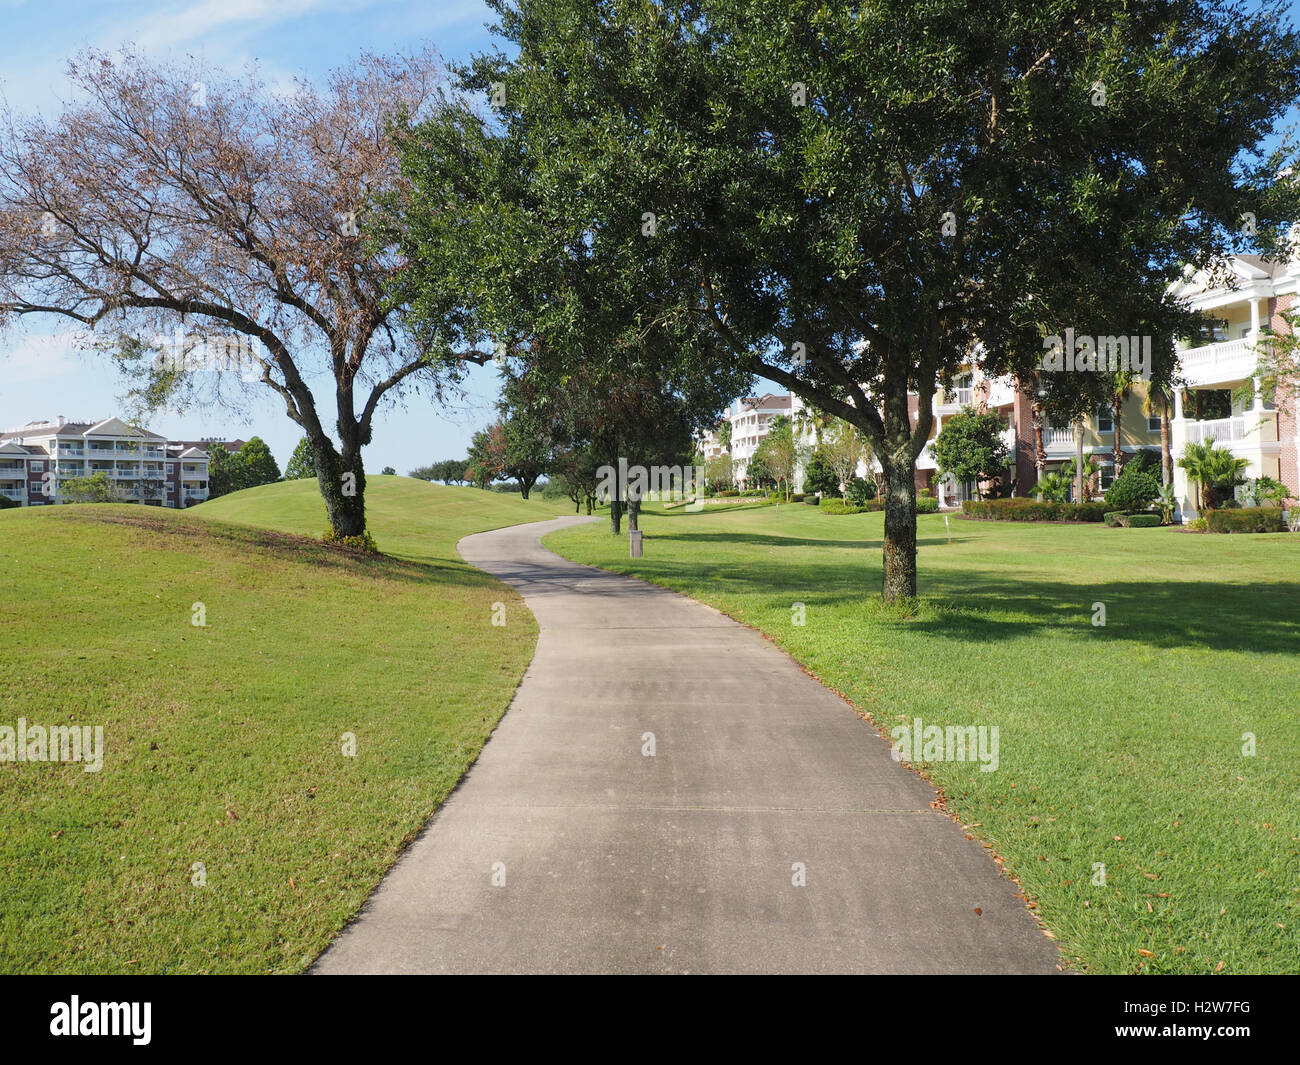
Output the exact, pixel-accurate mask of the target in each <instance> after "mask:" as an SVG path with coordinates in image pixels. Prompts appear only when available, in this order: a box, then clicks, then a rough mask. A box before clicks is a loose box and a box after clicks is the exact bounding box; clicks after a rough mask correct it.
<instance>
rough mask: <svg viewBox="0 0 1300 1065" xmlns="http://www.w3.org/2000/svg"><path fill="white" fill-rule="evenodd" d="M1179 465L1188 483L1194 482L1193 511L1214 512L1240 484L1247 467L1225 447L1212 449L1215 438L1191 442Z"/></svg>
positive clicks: (1242, 460) (1246, 462)
mask: <svg viewBox="0 0 1300 1065" xmlns="http://www.w3.org/2000/svg"><path fill="white" fill-rule="evenodd" d="M1178 465H1179V466H1180V467H1182V468H1183V469H1184V470H1186V471H1187V477H1188V480H1191V481H1195V482H1196V509H1197V511H1198V512H1199V511H1200V510H1202V509H1205V510H1213V509H1214V508H1215V507H1216V506H1218V504H1219V503H1220V502H1221V500H1222V499H1226V498H1227V495H1228V493H1229V492H1230V491H1231V490H1232V489H1233V488H1236V487H1237V485H1239V484H1243V483H1244V482H1245V478H1244V477H1243V476H1242V474H1244V473H1245V472H1246V468H1247V467H1248V466H1249V465H1250V463H1249V462H1248V461H1246V460H1245V459H1239V458H1237V456H1236V455H1234V454H1233V453H1232V452H1231V451H1229V450H1228V449H1227V448H1225V447H1215V446H1214V437H1212V436H1211V437H1207V438H1206V440H1205V443H1203V444H1196V443H1190V444H1188V445H1187V447H1186V448H1184V450H1183V457H1182V458H1181V459H1179V460H1178Z"/></svg>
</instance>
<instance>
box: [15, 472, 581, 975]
mask: <svg viewBox="0 0 1300 1065" xmlns="http://www.w3.org/2000/svg"><path fill="white" fill-rule="evenodd" d="M370 504H371V505H370V508H369V509H370V517H371V528H372V530H373V531H374V534H375V536H376V539H377V540H378V542H379V546H380V548H381V550H385V549H387V550H391V551H392V556H390V557H380V558H374V559H370V558H365V557H359V556H355V555H352V554H350V553H347V552H341V551H339V550H337V549H330V548H326V547H324V546H323V545H321V544H320V543H319V542H318V541H317V540H316V539H315V537H316V536H318V535H319V533H320V531H322V529H323V528H324V525H325V522H324V508H323V505H322V504H321V501H320V499H319V495H318V493H317V488H316V484H315V482H314V481H301V482H291V483H284V484H276V485H269V486H265V487H263V488H259V489H252V490H249V491H248V492H241V493H238V494H236V495H234V496H230V497H226V498H224V499H219V500H214V501H211V502H209V503H206V504H204V505H203V506H201V507H198V508H194V509H192V510H189V511H184V512H176V511H170V510H155V509H152V508H150V509H145V508H141V507H132V506H113V505H104V506H74V507H59V508H48V509H47V508H26V509H20V510H7V511H4V512H0V632H3V635H4V641H3V642H4V646H5V649H6V653H7V654H8V656H9V660H8V664H7V667H6V670H5V678H6V683H5V688H4V697H3V712H2V713H0V725H8V726H10V727H11V728H12V727H15V726H16V722H17V719H18V718H20V717H21V718H25V719H26V720H27V721H28V722H30V723H31V724H33V725H35V724H40V725H43V726H48V725H61V724H77V725H81V724H87V725H101V726H102V727H103V730H104V748H105V752H104V762H103V768H102V770H101V771H100V772H97V773H94V772H90V773H88V772H84V771H83V769H82V767H81V766H77V765H69V764H59V763H52V762H46V763H26V764H18V763H16V762H8V763H0V808H3V810H4V814H3V819H4V824H5V831H4V832H3V834H0V899H3V900H4V905H3V906H2V907H0V971H4V972H10V973H12V972H60V973H97V972H104V973H123V972H145V973H200V972H226V973H228V972H246V973H248V972H298V971H302V970H303V969H304V968H306V967H307V966H308V965H309V964H310V963H311V962H312V961H313V960H314V958H315V957H316V955H317V954H318V953H319V952H320V951H321V950H322V949H323V948H324V947H325V946H326V945H327V944H328V942H329V941H330V939H331V938H332V937H333V936H334V935H335V934H336V933H337V932H338V931H339V929H340V928H342V927H343V925H344V924H345V923H346V922H347V921H348V920H349V919H350V918H351V916H352V915H353V914H355V913H356V911H357V910H358V909H359V908H360V906H361V905H362V903H363V902H364V901H365V899H366V898H367V897H368V896H369V894H370V893H371V891H372V890H373V889H374V887H375V886H376V885H377V884H378V882H379V880H380V879H381V878H382V876H383V874H384V873H385V872H386V871H387V869H388V868H389V867H390V866H391V865H392V863H393V862H394V861H395V860H396V858H397V857H398V856H399V855H400V853H401V851H402V850H403V849H404V847H405V846H406V845H407V843H409V842H410V841H411V840H412V839H413V838H414V837H415V835H416V834H417V833H418V832H419V831H420V829H421V828H422V827H423V826H424V824H425V823H426V822H427V821H428V819H429V817H430V816H431V815H432V814H433V812H434V811H435V810H436V809H437V807H438V806H439V805H440V804H441V802H442V801H443V799H445V797H446V796H447V795H448V794H449V793H450V792H451V790H452V789H453V788H454V787H455V785H456V784H457V783H458V782H459V780H460V778H461V776H462V775H463V773H464V772H465V770H466V769H467V768H468V767H469V766H470V765H471V764H472V762H473V761H474V759H475V758H476V757H477V755H478V752H479V751H480V750H481V748H482V745H483V743H484V742H485V741H486V739H487V737H488V736H489V735H490V733H491V731H492V729H493V728H494V727H495V725H496V722H497V721H498V720H499V718H500V716H501V714H502V713H503V712H504V711H505V709H506V707H507V705H508V704H509V702H510V699H511V697H512V695H513V692H514V690H515V688H516V687H517V685H518V683H519V680H520V679H521V677H522V676H523V673H524V670H525V669H526V668H527V665H528V662H529V661H530V660H531V658H532V654H533V648H534V646H535V643H536V635H537V628H536V624H535V622H534V620H533V618H532V615H531V614H530V613H529V612H528V611H527V610H526V609H525V608H524V607H523V603H522V600H521V599H520V598H519V597H518V595H517V594H516V593H515V592H514V591H513V589H510V588H509V587H508V586H506V585H504V584H501V583H500V582H498V581H496V580H495V579H493V578H491V577H489V576H487V575H486V574H483V573H481V572H480V571H478V570H475V569H473V568H471V567H469V566H468V565H467V564H465V563H464V562H462V561H461V560H460V559H459V557H458V556H457V555H456V552H455V545H456V542H457V541H458V540H459V539H460V537H462V536H464V535H466V534H468V533H470V532H475V531H480V530H485V529H490V528H498V527H501V526H503V525H510V524H518V523H520V522H526V521H534V520H540V519H542V518H547V517H552V516H554V514H555V513H556V512H557V508H556V507H555V506H553V505H551V504H543V503H541V501H540V500H534V501H530V502H529V503H524V502H522V501H520V500H518V499H517V498H510V497H506V496H503V495H501V494H498V493H490V492H480V491H478V490H476V489H452V488H447V489H443V488H440V487H437V486H431V485H427V484H424V483H423V482H417V481H412V480H409V479H406V478H391V477H377V478H373V479H372V480H371V482H370ZM272 527H278V529H279V530H282V531H279V532H277V531H268V530H269V529H271V528H272ZM294 533H304V534H306V536H307V537H310V538H304V537H300V536H295V535H293V534H294ZM199 603H201V604H202V605H203V616H202V619H203V620H204V622H205V624H204V625H202V626H196V625H194V624H193V621H194V619H195V604H199ZM498 603H500V604H502V606H503V607H504V613H505V619H506V624H505V625H504V626H493V625H492V624H491V617H492V614H493V610H494V605H495V604H498ZM345 733H350V734H351V735H352V736H354V737H355V751H356V753H355V756H354V757H353V756H348V755H347V754H346V753H345V751H344V746H345V743H346V739H345V737H344V734H345Z"/></svg>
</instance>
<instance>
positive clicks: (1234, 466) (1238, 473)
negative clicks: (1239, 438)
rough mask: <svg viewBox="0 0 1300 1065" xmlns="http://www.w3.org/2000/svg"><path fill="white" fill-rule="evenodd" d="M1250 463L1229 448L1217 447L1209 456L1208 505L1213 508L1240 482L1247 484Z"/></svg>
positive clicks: (1207, 465)
mask: <svg viewBox="0 0 1300 1065" xmlns="http://www.w3.org/2000/svg"><path fill="white" fill-rule="evenodd" d="M1249 466H1250V463H1249V462H1248V461H1247V460H1246V459H1239V458H1237V456H1236V455H1234V454H1233V453H1232V452H1231V451H1229V450H1228V449H1227V448H1215V449H1213V450H1211V451H1210V453H1209V455H1208V456H1207V461H1206V467H1205V472H1206V474H1207V475H1208V476H1209V481H1208V483H1207V492H1206V506H1207V507H1211V508H1213V507H1214V506H1217V505H1218V504H1219V503H1220V502H1222V501H1223V500H1225V499H1227V498H1228V497H1229V496H1230V494H1231V493H1232V490H1233V489H1234V488H1236V487H1237V485H1239V484H1245V482H1246V478H1245V477H1244V476H1243V474H1244V473H1245V472H1246V469H1247V467H1249Z"/></svg>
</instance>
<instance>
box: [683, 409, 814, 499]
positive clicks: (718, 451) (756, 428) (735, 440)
mask: <svg viewBox="0 0 1300 1065" xmlns="http://www.w3.org/2000/svg"><path fill="white" fill-rule="evenodd" d="M792 412H793V409H792V406H791V399H790V397H789V396H778V395H774V394H773V393H771V392H769V393H767V394H766V395H762V396H749V397H746V398H744V399H738V400H736V403H735V406H734V408H729V409H728V410H727V413H726V415H724V417H725V418H726V420H727V421H728V422H730V423H731V446H730V453H731V476H732V479H733V480H735V481H737V482H740V483H744V482H745V480H746V479H747V474H748V470H749V460H750V459H752V458H753V457H754V452H755V451H757V450H758V445H759V444H761V443H762V442H763V439H764V438H765V437H766V436H767V432H768V429H769V428H770V427H771V424H772V419H773V418H776V417H777V416H778V415H784V416H785V417H787V418H789V417H790V416H791V414H792ZM700 450H701V451H702V453H703V455H704V461H705V463H706V464H707V463H708V462H709V461H710V460H711V459H715V458H717V457H718V456H719V455H723V454H726V453H727V451H728V449H727V447H725V446H724V445H723V443H722V438H721V436H720V434H719V433H718V432H717V430H714V431H713V432H710V433H706V434H705V435H704V438H703V439H702V440H701V442H700Z"/></svg>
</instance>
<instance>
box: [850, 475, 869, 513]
mask: <svg viewBox="0 0 1300 1065" xmlns="http://www.w3.org/2000/svg"><path fill="white" fill-rule="evenodd" d="M846 494H847V495H848V497H849V503H851V504H852V505H853V506H855V507H860V506H862V505H863V504H864V503H866V502H869V501H870V500H872V499H875V498H876V486H875V485H874V484H873V483H872V482H871V481H868V480H867V479H866V478H865V477H854V478H853V480H851V481H850V482H849V486H848V490H847V492H846Z"/></svg>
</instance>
